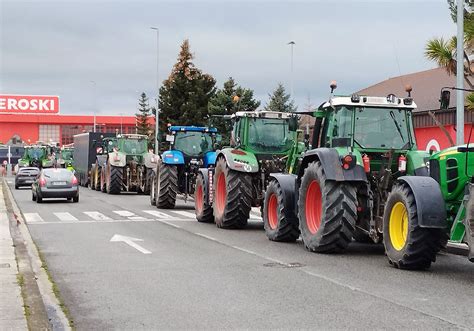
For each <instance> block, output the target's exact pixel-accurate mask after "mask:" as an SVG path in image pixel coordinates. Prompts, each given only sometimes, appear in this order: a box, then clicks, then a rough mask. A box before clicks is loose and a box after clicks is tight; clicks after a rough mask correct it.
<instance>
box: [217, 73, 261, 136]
mask: <svg viewBox="0 0 474 331" xmlns="http://www.w3.org/2000/svg"><path fill="white" fill-rule="evenodd" d="M259 106H260V101H257V100H255V99H254V97H253V91H252V90H251V89H247V88H243V87H241V86H239V85H237V83H236V82H235V81H234V79H233V78H232V77H229V79H228V80H227V81H226V82H224V86H223V88H222V89H220V90H218V91H217V92H216V94H215V95H214V96H213V97H212V98H211V100H210V101H209V115H210V116H212V115H232V114H234V113H235V112H237V111H254V110H256V109H257V108H258V107H259ZM211 123H212V126H214V127H216V128H217V130H218V131H219V133H220V134H222V137H223V139H222V142H223V144H224V145H227V144H228V142H229V138H230V131H231V130H232V123H231V121H229V120H225V119H222V118H219V117H214V118H212V117H211Z"/></svg>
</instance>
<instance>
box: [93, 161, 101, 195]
mask: <svg viewBox="0 0 474 331" xmlns="http://www.w3.org/2000/svg"><path fill="white" fill-rule="evenodd" d="M94 170H95V171H94V177H93V178H94V181H93V182H92V184H93V185H91V187H92V189H93V190H96V191H100V172H101V168H100V167H99V165H98V164H97V163H96V164H95V169H94Z"/></svg>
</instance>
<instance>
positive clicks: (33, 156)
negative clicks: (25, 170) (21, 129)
mask: <svg viewBox="0 0 474 331" xmlns="http://www.w3.org/2000/svg"><path fill="white" fill-rule="evenodd" d="M18 166H19V167H20V168H21V167H38V168H48V167H52V166H53V160H52V158H51V154H50V153H49V151H48V147H47V146H45V145H30V146H25V152H24V154H23V157H22V158H21V159H19V160H18Z"/></svg>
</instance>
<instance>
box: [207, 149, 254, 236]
mask: <svg viewBox="0 0 474 331" xmlns="http://www.w3.org/2000/svg"><path fill="white" fill-rule="evenodd" d="M251 205H252V177H251V176H250V175H249V174H247V173H243V172H238V171H234V170H231V169H229V168H228V167H227V162H226V161H225V159H224V158H219V160H218V161H217V163H216V171H215V176H214V204H213V212H214V220H215V222H216V225H217V227H219V228H226V229H242V228H244V227H245V226H246V225H247V222H248V219H249V216H250V209H251Z"/></svg>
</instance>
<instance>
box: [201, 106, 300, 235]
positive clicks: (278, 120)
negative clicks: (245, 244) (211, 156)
mask: <svg viewBox="0 0 474 331" xmlns="http://www.w3.org/2000/svg"><path fill="white" fill-rule="evenodd" d="M231 119H232V120H233V122H234V123H233V130H232V134H231V143H230V144H231V147H227V148H223V149H222V150H218V151H217V156H216V165H215V168H209V169H203V168H201V169H199V172H198V175H197V179H196V190H195V210H196V218H197V220H198V221H199V222H212V221H215V223H216V225H217V226H218V227H221V228H243V227H245V226H246V225H247V222H248V218H249V213H250V209H251V207H252V206H253V207H261V206H262V205H263V198H264V192H265V189H266V187H267V184H268V181H269V176H270V173H272V172H290V173H292V172H294V171H295V170H296V164H297V163H298V156H299V155H300V154H301V153H302V152H303V151H304V149H305V144H304V143H303V142H298V135H299V133H301V131H299V130H297V128H298V118H297V116H296V115H295V114H292V113H280V112H271V111H243V112H237V113H236V114H234V115H232V116H231Z"/></svg>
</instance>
